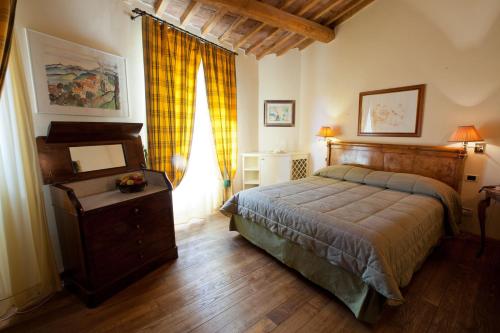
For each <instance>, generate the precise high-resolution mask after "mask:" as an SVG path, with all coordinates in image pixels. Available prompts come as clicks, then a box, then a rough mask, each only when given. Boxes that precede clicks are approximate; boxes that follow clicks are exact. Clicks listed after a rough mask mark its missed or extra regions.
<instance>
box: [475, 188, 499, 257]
mask: <svg viewBox="0 0 500 333" xmlns="http://www.w3.org/2000/svg"><path fill="white" fill-rule="evenodd" d="M482 191H484V192H485V194H486V196H485V197H484V199H482V200H481V201H479V203H478V205H477V214H478V218H479V226H480V228H481V247H480V248H479V251H478V253H477V257H480V256H481V255H482V254H483V252H484V243H485V241H486V234H485V225H484V223H485V222H486V208H488V207H489V205H490V203H491V200H495V201H498V202H500V186H484V187H483V188H481V190H480V191H479V192H482Z"/></svg>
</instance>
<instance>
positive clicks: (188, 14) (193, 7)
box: [179, 0, 201, 26]
mask: <svg viewBox="0 0 500 333" xmlns="http://www.w3.org/2000/svg"><path fill="white" fill-rule="evenodd" d="M200 7H201V3H200V2H197V1H195V0H192V1H191V2H190V3H189V5H188V6H187V7H186V10H185V11H184V13H182V15H181V17H179V22H180V25H181V26H186V25H187V24H188V23H189V20H191V18H192V17H193V15H194V14H195V13H196V12H197V11H198V9H199V8H200Z"/></svg>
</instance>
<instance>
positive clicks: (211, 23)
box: [201, 8, 227, 36]
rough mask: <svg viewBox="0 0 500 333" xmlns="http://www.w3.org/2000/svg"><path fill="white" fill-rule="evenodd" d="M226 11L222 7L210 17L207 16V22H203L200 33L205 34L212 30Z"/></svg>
mask: <svg viewBox="0 0 500 333" xmlns="http://www.w3.org/2000/svg"><path fill="white" fill-rule="evenodd" d="M226 13H227V10H226V9H224V8H222V9H221V10H218V11H217V12H215V13H214V15H212V17H211V18H209V19H208V20H207V22H205V24H204V25H203V27H201V35H202V36H205V35H206V34H208V33H209V32H210V31H212V29H213V28H214V27H215V26H216V25H217V23H219V22H220V20H222V18H223V17H224V16H225V15H226Z"/></svg>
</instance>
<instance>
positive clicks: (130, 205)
mask: <svg viewBox="0 0 500 333" xmlns="http://www.w3.org/2000/svg"><path fill="white" fill-rule="evenodd" d="M124 195H126V194H124ZM169 209H171V201H170V198H169V192H167V191H163V192H158V193H156V194H154V195H150V196H146V197H141V198H137V199H134V200H130V201H126V202H124V203H122V204H120V205H114V206H110V207H107V208H106V209H100V210H97V211H95V212H91V213H89V214H87V215H85V216H84V218H83V221H84V222H83V228H84V233H85V237H91V238H92V237H100V235H101V234H106V233H108V232H109V233H116V234H121V233H127V232H129V229H128V228H126V227H125V226H124V225H123V222H128V226H129V227H131V226H134V227H135V226H136V224H134V221H137V220H143V219H147V218H148V217H149V216H154V215H158V214H159V213H162V212H165V211H166V210H169Z"/></svg>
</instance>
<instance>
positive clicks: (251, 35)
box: [233, 23, 266, 53]
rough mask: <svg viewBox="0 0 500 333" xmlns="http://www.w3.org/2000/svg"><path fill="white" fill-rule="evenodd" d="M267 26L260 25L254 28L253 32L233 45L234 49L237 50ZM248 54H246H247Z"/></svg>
mask: <svg viewBox="0 0 500 333" xmlns="http://www.w3.org/2000/svg"><path fill="white" fill-rule="evenodd" d="M265 26H266V25H265V24H264V23H259V24H257V25H256V26H255V28H253V30H252V31H250V32H249V33H247V34H246V35H245V36H243V37H242V38H241V39H240V40H239V41H237V42H236V43H235V44H234V45H233V49H235V50H237V49H238V48H239V47H240V46H241V45H243V44H244V43H245V42H246V41H247V40H249V39H250V38H252V37H253V36H255V34H256V33H258V32H259V31H261V30H262V29H263V28H264V27H265ZM245 53H246V52H245Z"/></svg>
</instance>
